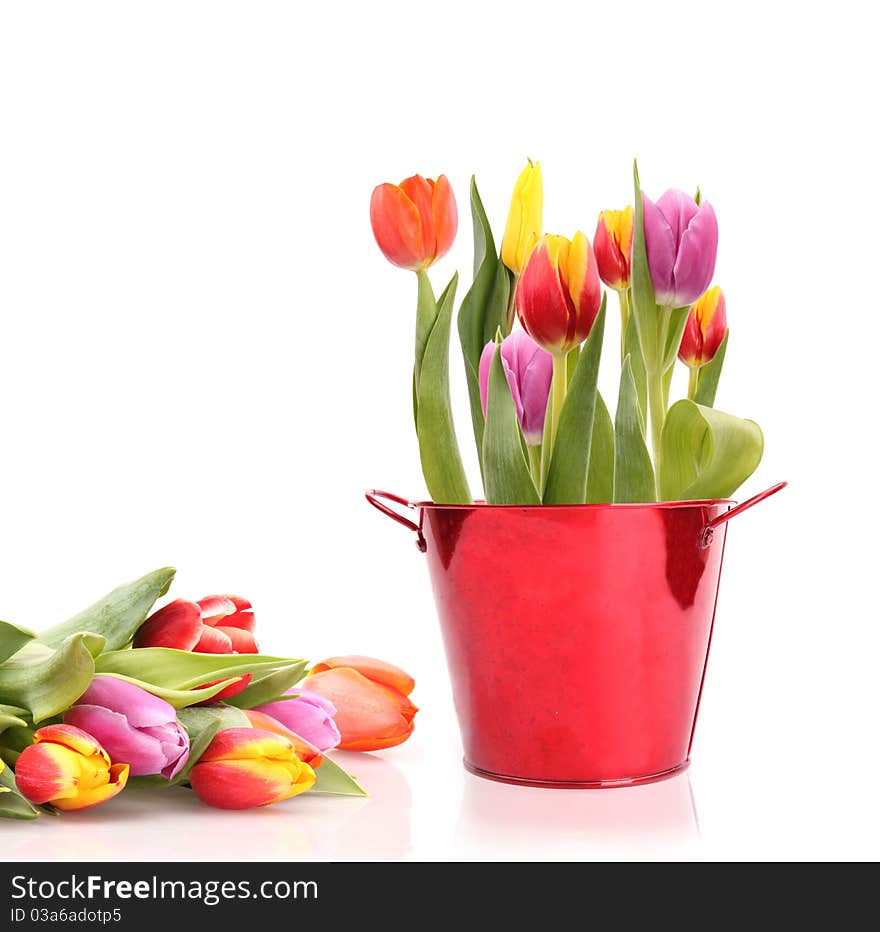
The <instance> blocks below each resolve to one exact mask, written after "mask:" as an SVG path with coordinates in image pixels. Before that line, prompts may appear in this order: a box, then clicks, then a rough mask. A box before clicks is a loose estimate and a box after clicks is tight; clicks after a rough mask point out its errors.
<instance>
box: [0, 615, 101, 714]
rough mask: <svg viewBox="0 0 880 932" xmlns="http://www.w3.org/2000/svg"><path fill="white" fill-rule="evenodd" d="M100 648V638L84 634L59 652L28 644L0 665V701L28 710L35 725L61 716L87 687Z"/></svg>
mask: <svg viewBox="0 0 880 932" xmlns="http://www.w3.org/2000/svg"><path fill="white" fill-rule="evenodd" d="M103 647H104V638H103V637H100V636H98V635H94V634H84V633H79V634H72V635H70V636H69V637H68V638H67V639H66V640H65V641H63V642H62V644H61V646H60V647H59V648H58V650H51V649H50V648H48V647H46V646H45V645H42V644H39V643H38V642H37V641H31V642H30V643H29V644H27V645H25V647H23V648H22V649H21V650H20V651H18V653H17V654H16V655H15V656H14V657H12V658H11V659H9V660H7V661H6V663H4V664H3V665H2V666H0V702H4V703H8V704H10V705H14V706H18V707H19V708H22V709H27V710H28V712H29V713H30V717H31V719H32V720H33V721H34V722H41V721H43V720H44V719H47V718H50V717H51V716H53V715H58V714H60V713H61V712H63V711H64V710H65V709H68V708H69V707H70V706H71V705H73V703H74V702H75V701H76V700H77V699H78V698H79V697H80V696H81V695H82V694H83V693H84V692H85V691H86V689H87V688H88V685H89V683H91V681H92V677H93V676H94V674H95V656H96V655H97V654H99V653H100V652H101V650H102V649H103Z"/></svg>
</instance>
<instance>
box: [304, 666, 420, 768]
mask: <svg viewBox="0 0 880 932" xmlns="http://www.w3.org/2000/svg"><path fill="white" fill-rule="evenodd" d="M305 685H306V688H307V689H309V690H311V691H312V692H315V693H318V694H319V695H321V696H323V697H324V698H326V699H329V700H330V702H332V703H333V705H334V706H335V707H336V715H335V722H336V725H337V727H338V728H339V732H340V734H341V735H342V740H341V741H340V742H339V749H340V750H342V751H376V750H380V749H381V748H390V747H394V746H395V745H397V744H402V743H403V742H404V741H406V739H407V738H408V737H409V736H410V735H411V734H412V732H413V728H414V724H413V719H414V718H415V714H416V712H418V709H417V707H416V706H415V705H413V703H412V702H411V701H410V700H409V699H408V698H407V697H408V696H409V694H410V693H411V692H412V691H413V688H414V687H415V680H414V679H413V678H412V677H411V676H410V675H409V674H407V673H405V672H404V671H403V670H401V669H400V668H399V667H395V666H393V665H392V664H390V663H385V662H384V661H382V660H375V659H374V658H372V657H359V656H349V657H330V658H329V659H327V660H324V661H322V662H321V663H317V664H315V666H314V667H313V668H312V672H311V674H310V675H309V677H308V678H307V679H306V681H305Z"/></svg>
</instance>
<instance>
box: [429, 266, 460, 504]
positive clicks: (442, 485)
mask: <svg viewBox="0 0 880 932" xmlns="http://www.w3.org/2000/svg"><path fill="white" fill-rule="evenodd" d="M457 283H458V273H456V274H455V275H454V276H453V277H452V281H450V283H449V285H447V287H446V290H445V291H444V292H443V294H442V295H441V296H440V299H439V301H438V302H437V307H438V311H437V319H436V321H435V323H434V327H433V329H432V330H431V333H430V335H429V336H428V342H427V344H426V346H425V355H424V358H423V360H422V367H421V372H420V374H419V414H418V437H419V454H420V456H421V461H422V472H423V473H424V475H425V482H426V484H427V486H428V491H429V492H430V493H431V497H432V498H433V500H434V501H435V502H438V503H442V504H450V505H463V504H470V502H471V501H472V498H471V492H470V489H469V488H468V482H467V477H466V476H465V472H464V466H463V465H462V462H461V454H460V452H459V449H458V440H457V438H456V436H455V424H454V423H453V420H452V403H451V401H450V397H449V330H450V327H451V325H452V307H453V304H454V303H455V288H456V284H457Z"/></svg>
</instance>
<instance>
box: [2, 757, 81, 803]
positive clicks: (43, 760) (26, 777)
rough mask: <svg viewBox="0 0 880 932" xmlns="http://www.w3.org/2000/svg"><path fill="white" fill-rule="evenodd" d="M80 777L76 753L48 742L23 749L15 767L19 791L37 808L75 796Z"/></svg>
mask: <svg viewBox="0 0 880 932" xmlns="http://www.w3.org/2000/svg"><path fill="white" fill-rule="evenodd" d="M79 774H80V765H79V761H78V760H77V754H76V752H75V751H71V750H70V749H68V748H65V747H63V746H62V745H60V744H52V743H48V742H47V743H46V744H32V745H29V746H28V747H26V748H25V749H24V750H23V751H22V752H21V754H20V755H19V757H18V760H17V761H16V764H15V782H16V784H17V785H18V789H19V791H20V792H21V794H22V796H24V798H25V799H27V800H28V801H29V802H32V803H34V804H35V805H37V806H41V805H43V804H44V803H47V802H49V800H50V799H61V798H62V797H64V796H72V795H74V794H75V793H76V784H77V780H78V779H79Z"/></svg>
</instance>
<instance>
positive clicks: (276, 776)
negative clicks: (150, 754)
mask: <svg viewBox="0 0 880 932" xmlns="http://www.w3.org/2000/svg"><path fill="white" fill-rule="evenodd" d="M189 781H190V784H191V786H192V788H193V790H194V791H195V794H196V796H198V797H199V799H200V800H201V801H202V802H203V803H206V804H207V805H209V806H215V807H216V808H218V809H250V808H252V807H254V806H269V805H271V804H272V803H277V802H280V801H281V800H282V799H290V798H291V797H292V796H298V795H299V794H300V793H304V792H305V791H306V790H308V789H311V787H312V786H314V783H315V772H314V770H312V768H311V767H309V765H308V764H306V763H305V762H304V761H301V760H300V759H299V757H297V755H296V750H295V748H294V746H293V743H292V742H291V741H290V740H288V739H287V738H284V737H283V736H281V735H277V734H273V733H272V732H269V731H263V730H262V729H259V728H227V729H226V730H225V731H221V732H219V733H218V734H217V735H216V736H215V737H214V739H213V741H211V743H210V744H209V745H208V747H207V749H206V750H205V753H204V754H202V756H201V757H200V758H199V762H198V763H197V764H196V765H195V767H193V769H192V770H191V771H190V775H189Z"/></svg>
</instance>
